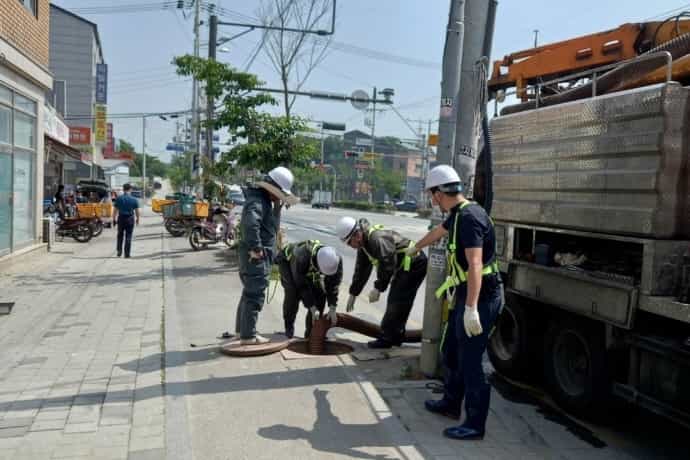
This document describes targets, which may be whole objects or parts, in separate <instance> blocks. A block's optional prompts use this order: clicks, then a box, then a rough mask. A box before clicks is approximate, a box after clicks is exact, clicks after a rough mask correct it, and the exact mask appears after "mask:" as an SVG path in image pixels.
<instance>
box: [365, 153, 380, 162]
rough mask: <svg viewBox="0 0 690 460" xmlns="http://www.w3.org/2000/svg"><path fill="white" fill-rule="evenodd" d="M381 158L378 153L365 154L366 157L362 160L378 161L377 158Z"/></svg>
mask: <svg viewBox="0 0 690 460" xmlns="http://www.w3.org/2000/svg"><path fill="white" fill-rule="evenodd" d="M380 156H381V154H380V153H376V152H364V155H362V158H363V159H364V160H368V161H373V160H375V159H377V158H378V157H380Z"/></svg>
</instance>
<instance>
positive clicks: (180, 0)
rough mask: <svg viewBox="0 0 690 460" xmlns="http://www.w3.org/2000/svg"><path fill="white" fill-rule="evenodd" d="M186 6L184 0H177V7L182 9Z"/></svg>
mask: <svg viewBox="0 0 690 460" xmlns="http://www.w3.org/2000/svg"><path fill="white" fill-rule="evenodd" d="M182 8H184V0H177V9H178V10H181V9H182Z"/></svg>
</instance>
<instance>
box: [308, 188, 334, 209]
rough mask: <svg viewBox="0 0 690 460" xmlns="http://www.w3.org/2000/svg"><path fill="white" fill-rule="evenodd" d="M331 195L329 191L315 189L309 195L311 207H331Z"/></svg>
mask: <svg viewBox="0 0 690 460" xmlns="http://www.w3.org/2000/svg"><path fill="white" fill-rule="evenodd" d="M332 200H333V195H332V193H331V192H326V191H324V190H315V191H314V195H312V197H311V207H312V208H320V209H329V208H330V207H331V204H332Z"/></svg>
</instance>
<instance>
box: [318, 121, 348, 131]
mask: <svg viewBox="0 0 690 460" xmlns="http://www.w3.org/2000/svg"><path fill="white" fill-rule="evenodd" d="M321 128H322V129H324V130H326V131H345V123H329V122H327V121H324V122H322V123H321Z"/></svg>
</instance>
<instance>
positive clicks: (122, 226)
mask: <svg viewBox="0 0 690 460" xmlns="http://www.w3.org/2000/svg"><path fill="white" fill-rule="evenodd" d="M122 191H123V192H124V193H123V194H122V195H120V196H119V197H118V198H117V200H115V202H114V203H113V207H114V211H113V225H117V248H116V249H117V256H118V257H121V256H122V243H123V239H124V246H125V248H124V249H125V259H129V257H130V255H131V253H132V235H133V233H134V224H135V223H136V225H139V200H137V199H136V198H134V197H133V196H132V186H131V185H129V184H125V185H123V186H122Z"/></svg>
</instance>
